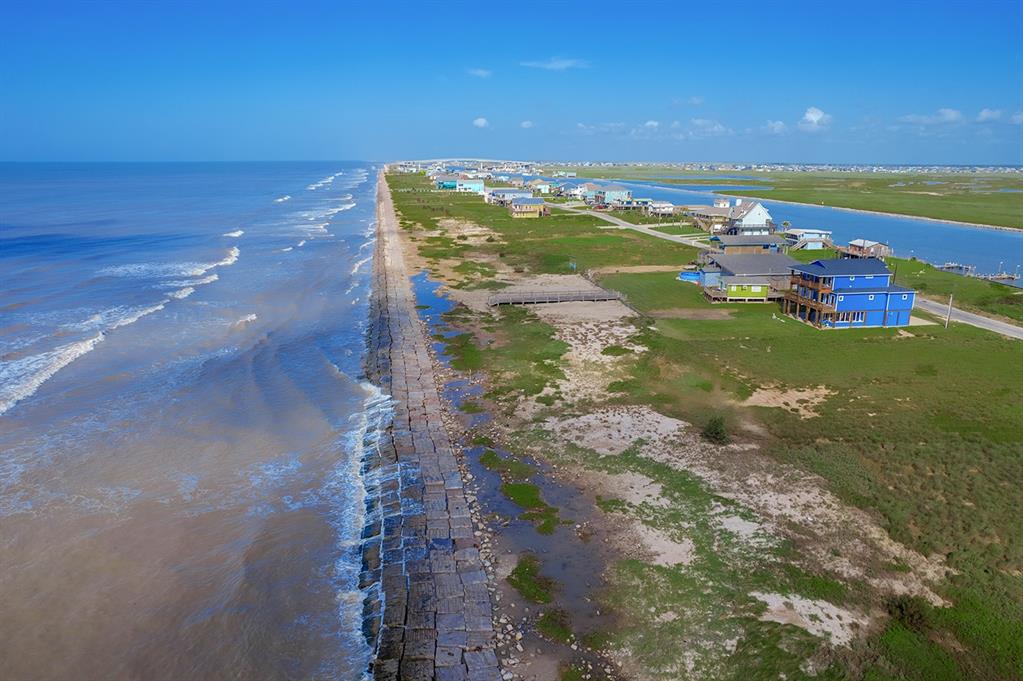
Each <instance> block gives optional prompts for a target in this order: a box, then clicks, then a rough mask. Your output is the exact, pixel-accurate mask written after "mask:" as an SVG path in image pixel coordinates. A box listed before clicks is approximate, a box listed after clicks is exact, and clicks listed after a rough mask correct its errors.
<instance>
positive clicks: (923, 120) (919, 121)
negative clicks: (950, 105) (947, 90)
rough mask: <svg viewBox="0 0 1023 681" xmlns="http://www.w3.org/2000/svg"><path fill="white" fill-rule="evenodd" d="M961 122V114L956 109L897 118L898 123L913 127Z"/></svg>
mask: <svg viewBox="0 0 1023 681" xmlns="http://www.w3.org/2000/svg"><path fill="white" fill-rule="evenodd" d="M962 120H963V114H962V112H961V111H957V110H956V109H938V110H937V112H935V113H934V114H906V115H905V116H902V117H901V118H899V121H901V122H903V123H912V124H913V125H949V124H952V123H959V122H961V121H962Z"/></svg>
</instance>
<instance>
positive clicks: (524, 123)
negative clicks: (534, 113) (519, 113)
mask: <svg viewBox="0 0 1023 681" xmlns="http://www.w3.org/2000/svg"><path fill="white" fill-rule="evenodd" d="M519 127H520V128H525V129H526V130H529V129H530V128H532V127H533V121H522V122H521V123H519Z"/></svg>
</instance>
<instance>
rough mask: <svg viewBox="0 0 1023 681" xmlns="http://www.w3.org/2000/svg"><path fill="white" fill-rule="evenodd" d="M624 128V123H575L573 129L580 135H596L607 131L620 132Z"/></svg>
mask: <svg viewBox="0 0 1023 681" xmlns="http://www.w3.org/2000/svg"><path fill="white" fill-rule="evenodd" d="M624 130H625V123H595V124H587V123H576V124H575V131H576V132H578V133H579V134H581V135H597V134H608V133H621V132H622V131H624Z"/></svg>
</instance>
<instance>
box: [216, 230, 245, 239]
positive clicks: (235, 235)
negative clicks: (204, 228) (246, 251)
mask: <svg viewBox="0 0 1023 681" xmlns="http://www.w3.org/2000/svg"><path fill="white" fill-rule="evenodd" d="M242 234H245V230H244V229H236V230H234V231H233V232H226V233H224V234H222V235H221V236H229V237H232V238H234V239H237V238H238V237H240V236H241V235H242Z"/></svg>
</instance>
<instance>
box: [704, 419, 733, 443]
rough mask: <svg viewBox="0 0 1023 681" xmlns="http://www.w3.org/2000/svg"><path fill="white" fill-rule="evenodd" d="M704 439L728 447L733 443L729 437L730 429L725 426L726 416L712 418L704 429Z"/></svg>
mask: <svg viewBox="0 0 1023 681" xmlns="http://www.w3.org/2000/svg"><path fill="white" fill-rule="evenodd" d="M703 437H704V438H706V439H707V440H708V441H710V442H713V443H714V444H718V445H726V444H728V443H729V442H731V441H732V438H731V437H730V436H729V435H728V428H727V426H725V417H724V416H712V417H711V419H710V420H709V421H707V425H705V426H704V427H703Z"/></svg>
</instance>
